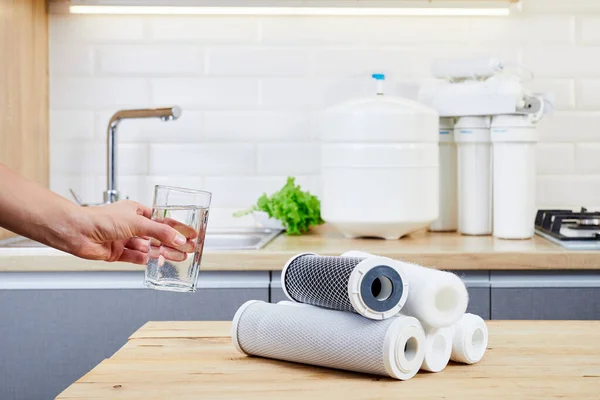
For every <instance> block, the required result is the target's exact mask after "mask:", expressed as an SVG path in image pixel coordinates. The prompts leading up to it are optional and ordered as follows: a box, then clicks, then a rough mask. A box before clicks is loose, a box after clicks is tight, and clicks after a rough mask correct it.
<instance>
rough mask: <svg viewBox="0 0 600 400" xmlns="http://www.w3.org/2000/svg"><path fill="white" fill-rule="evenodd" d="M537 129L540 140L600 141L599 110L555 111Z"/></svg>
mask: <svg viewBox="0 0 600 400" xmlns="http://www.w3.org/2000/svg"><path fill="white" fill-rule="evenodd" d="M538 129H539V132H540V141H541V142H570V143H573V142H600V112H581V111H577V112H556V113H555V114H554V115H549V116H546V117H544V119H542V121H540V123H539V126H538Z"/></svg>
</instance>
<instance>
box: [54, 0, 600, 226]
mask: <svg viewBox="0 0 600 400" xmlns="http://www.w3.org/2000/svg"><path fill="white" fill-rule="evenodd" d="M524 9H525V12H524V13H523V14H516V15H513V16H511V17H509V18H443V17H435V18H421V17H418V18H415V17H411V18H403V17H252V16H249V17H225V16H223V17H202V16H98V15H97V16H83V15H51V16H50V78H51V80H50V111H51V113H50V134H51V187H52V189H53V190H55V191H57V192H58V193H60V194H62V195H65V196H67V195H69V193H68V189H69V188H70V187H72V188H73V189H75V190H76V191H77V192H78V193H79V194H80V195H81V197H82V198H83V199H84V200H85V201H88V202H98V201H101V200H102V191H103V190H105V185H106V183H105V180H106V177H105V165H106V164H105V163H106V160H105V158H106V157H105V153H106V125H107V123H108V120H109V118H110V116H111V115H112V114H113V113H114V112H116V111H117V110H119V109H123V108H139V107H149V106H150V107H159V106H171V105H178V106H181V107H182V108H183V115H182V117H181V119H180V120H178V121H170V122H162V121H159V120H157V119H147V120H137V121H123V122H122V123H121V124H120V126H119V135H118V146H119V152H118V155H119V170H118V173H119V189H120V190H121V192H122V193H123V194H124V195H129V197H130V198H132V199H134V200H137V201H141V202H144V203H146V204H150V203H151V201H152V190H153V186H154V185H155V184H170V185H176V186H184V187H192V188H199V189H203V188H204V189H208V190H211V191H213V192H214V195H215V197H214V203H213V209H212V210H211V217H210V219H209V221H210V226H213V227H216V226H245V225H248V224H252V218H251V217H245V218H241V219H236V218H233V217H232V216H231V214H232V213H233V212H234V211H236V210H237V209H239V208H240V207H247V206H249V205H251V203H253V202H254V201H255V200H256V197H258V196H259V195H260V194H261V193H262V192H263V191H267V192H269V191H274V190H276V189H278V188H279V187H280V185H282V184H283V182H284V181H285V177H286V176H288V175H293V176H297V177H298V180H299V182H300V183H301V184H302V186H303V187H305V188H306V189H308V190H310V191H311V192H313V193H316V194H319V193H320V180H319V176H318V174H319V146H318V142H317V141H316V140H317V137H316V130H315V126H314V118H315V117H316V116H317V113H318V112H319V111H320V110H322V109H323V108H324V107H327V106H329V105H332V104H334V103H338V102H341V101H345V100H347V99H348V98H349V97H356V96H363V95H368V94H371V93H372V91H373V82H372V80H371V78H370V74H371V73H373V72H384V73H386V76H387V80H386V84H385V90H386V92H388V93H391V94H396V95H403V96H408V97H414V95H415V93H416V91H417V90H418V85H419V84H420V83H421V82H424V81H427V80H430V79H431V78H430V73H429V68H430V64H431V62H432V61H433V60H434V59H435V58H447V57H469V56H484V55H492V56H495V57H497V58H499V59H501V60H502V61H504V62H505V63H507V64H510V63H512V64H515V63H520V62H522V63H523V64H524V65H525V66H526V67H528V68H530V69H531V70H533V72H534V74H535V79H534V80H533V82H530V83H528V84H527V86H528V88H529V89H531V90H533V91H536V92H546V93H552V94H553V95H554V106H555V110H556V112H555V114H554V115H552V116H546V117H544V119H543V120H542V122H541V123H540V124H539V127H538V129H539V132H540V143H539V144H538V148H537V173H538V182H537V188H536V191H537V195H538V199H537V202H538V206H539V207H542V206H543V207H555V206H556V207H559V206H560V207H571V208H572V207H579V206H582V205H583V206H589V207H593V206H597V205H600V200H599V199H600V193H598V190H600V189H599V187H600V165H599V164H598V160H599V159H600V157H598V156H597V154H600V95H598V94H597V93H600V83H599V82H600V23H599V21H600V2H598V1H596V0H571V1H565V0H527V1H526V2H524Z"/></svg>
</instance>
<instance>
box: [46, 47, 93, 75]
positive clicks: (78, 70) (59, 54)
mask: <svg viewBox="0 0 600 400" xmlns="http://www.w3.org/2000/svg"><path fill="white" fill-rule="evenodd" d="M49 54H50V57H49V58H50V60H49V62H50V69H51V70H52V73H53V75H54V76H58V75H65V76H89V75H92V72H93V68H94V57H93V55H94V53H93V51H92V46H88V45H78V44H58V43H56V44H55V43H52V44H51V47H50V53H49Z"/></svg>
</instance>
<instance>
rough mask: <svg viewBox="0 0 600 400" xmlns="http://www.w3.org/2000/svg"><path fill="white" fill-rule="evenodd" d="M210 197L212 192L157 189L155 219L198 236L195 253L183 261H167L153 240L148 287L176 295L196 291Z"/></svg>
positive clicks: (157, 243)
mask: <svg viewBox="0 0 600 400" xmlns="http://www.w3.org/2000/svg"><path fill="white" fill-rule="evenodd" d="M211 197H212V195H211V193H209V192H205V191H202V190H193V189H184V188H177V187H172V186H163V185H157V186H155V188H154V203H153V205H152V220H153V221H158V222H161V223H164V224H167V225H169V226H172V227H173V228H175V229H176V230H178V231H179V232H180V233H181V234H183V235H184V236H188V235H189V232H190V231H191V229H193V230H194V231H196V232H197V233H198V236H197V237H196V238H195V239H194V243H195V248H194V252H193V253H189V254H188V257H187V259H186V260H185V261H181V262H174V261H169V260H165V258H164V256H163V255H161V251H162V250H163V249H161V244H160V243H159V242H157V241H156V240H155V239H151V240H150V245H149V246H148V256H149V261H148V264H147V265H146V276H145V279H144V285H145V286H146V287H149V288H152V289H158V290H169V291H176V292H195V291H196V281H197V279H198V272H199V270H200V261H201V259H202V250H203V248H204V237H205V234H206V224H207V222H208V209H209V207H210V200H211Z"/></svg>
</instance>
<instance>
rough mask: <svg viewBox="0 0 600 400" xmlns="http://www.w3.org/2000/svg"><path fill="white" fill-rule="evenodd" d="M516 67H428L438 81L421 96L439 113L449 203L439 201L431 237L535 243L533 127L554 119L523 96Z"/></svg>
mask: <svg viewBox="0 0 600 400" xmlns="http://www.w3.org/2000/svg"><path fill="white" fill-rule="evenodd" d="M514 67H515V66H510V65H506V64H504V63H503V62H501V61H500V60H498V59H496V58H493V57H480V58H465V59H440V60H436V61H435V62H434V63H433V64H432V66H431V74H432V75H433V77H435V78H437V80H436V81H435V82H433V83H431V84H426V85H423V87H422V88H421V90H420V92H419V96H418V97H419V101H421V102H422V103H424V104H426V105H428V106H430V107H432V108H433V109H435V110H436V111H437V112H438V114H439V116H440V126H443V127H444V128H445V129H440V142H441V143H443V144H444V145H443V146H440V147H443V148H442V149H441V150H443V151H440V176H441V177H443V178H444V179H445V181H441V180H440V199H449V203H444V202H443V201H442V202H440V208H439V218H438V220H437V221H435V222H434V223H433V224H432V225H431V226H430V230H432V231H453V230H458V231H459V232H460V233H462V234H464V235H490V234H493V235H494V236H496V237H499V238H502V239H527V238H530V237H532V236H533V234H534V219H535V144H536V142H537V140H538V133H537V130H536V124H537V123H538V122H539V121H540V120H541V118H542V117H543V115H544V114H548V113H551V112H552V101H551V96H549V95H547V94H542V93H533V92H531V91H530V90H528V89H527V88H526V81H527V79H526V77H525V76H524V75H525V74H524V73H523V72H522V71H526V69H525V68H523V67H521V66H517V67H518V69H520V71H515V68H514ZM530 75H531V77H532V76H533V74H532V73H530ZM450 127H453V129H450ZM451 130H452V132H450V131H451ZM450 138H451V140H452V141H453V142H454V144H455V146H451V145H450V144H449V140H448V139H450ZM454 177H456V178H454ZM454 185H456V186H457V187H454ZM455 198H457V201H456V200H455ZM455 202H456V203H457V204H456V205H455V204H454V203H455Z"/></svg>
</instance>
